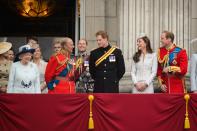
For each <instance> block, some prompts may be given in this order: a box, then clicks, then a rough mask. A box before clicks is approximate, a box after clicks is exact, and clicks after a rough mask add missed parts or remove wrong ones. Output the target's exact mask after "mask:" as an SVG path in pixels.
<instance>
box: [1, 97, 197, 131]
mask: <svg viewBox="0 0 197 131" xmlns="http://www.w3.org/2000/svg"><path fill="white" fill-rule="evenodd" d="M93 95H94V96H95V99H94V101H93V120H94V127H95V129H94V130H95V131H131V130H133V131H166V130H168V131H184V119H185V100H184V95H183V94H171V95H169V94H144V95H134V94H93ZM88 119H89V100H88V94H70V95H60V94H56V95H50V94H46V95H20V94H16V95H14V94H4V95H0V131H26V130H28V131H87V130H88ZM189 120H190V125H191V128H190V129H189V130H188V131H197V95H196V94H191V99H190V101H189Z"/></svg>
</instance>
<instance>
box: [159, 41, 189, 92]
mask: <svg viewBox="0 0 197 131" xmlns="http://www.w3.org/2000/svg"><path fill="white" fill-rule="evenodd" d="M187 66H188V58H187V54H186V50H184V49H181V48H180V47H177V46H176V45H175V44H174V45H173V46H172V47H171V48H170V49H168V50H167V49H166V48H165V47H162V48H160V49H159V51H158V70H157V76H158V80H159V83H160V84H165V85H166V86H167V93H184V90H185V84H184V76H185V74H186V73H187ZM165 67H168V69H169V73H163V72H162V71H163V69H164V68H165Z"/></svg>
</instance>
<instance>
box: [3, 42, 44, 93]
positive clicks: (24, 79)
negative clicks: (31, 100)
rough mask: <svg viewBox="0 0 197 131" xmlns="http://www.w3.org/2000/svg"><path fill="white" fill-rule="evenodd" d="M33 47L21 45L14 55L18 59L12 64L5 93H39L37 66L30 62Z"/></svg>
mask: <svg viewBox="0 0 197 131" xmlns="http://www.w3.org/2000/svg"><path fill="white" fill-rule="evenodd" d="M34 51H35V49H32V48H31V47H30V45H23V46H21V47H20V48H19V53H18V54H17V55H16V57H17V58H18V61H16V62H15V63H13V64H12V67H11V70H10V75H9V82H8V88H7V93H31V94H32V93H41V90H40V78H39V71H38V68H37V66H36V65H35V64H34V63H33V62H31V59H32V55H33V53H34Z"/></svg>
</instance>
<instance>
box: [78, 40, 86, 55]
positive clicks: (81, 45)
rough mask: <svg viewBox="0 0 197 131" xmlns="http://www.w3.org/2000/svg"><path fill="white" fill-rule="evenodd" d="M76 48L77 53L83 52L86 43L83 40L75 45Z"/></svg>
mask: <svg viewBox="0 0 197 131" xmlns="http://www.w3.org/2000/svg"><path fill="white" fill-rule="evenodd" d="M77 48H78V50H79V52H85V51H86V49H87V43H86V41H85V40H83V39H82V40H79V42H78V44H77Z"/></svg>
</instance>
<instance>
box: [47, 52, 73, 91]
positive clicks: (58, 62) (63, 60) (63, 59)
mask: <svg viewBox="0 0 197 131" xmlns="http://www.w3.org/2000/svg"><path fill="white" fill-rule="evenodd" d="M69 60H70V55H68V56H66V55H64V54H62V53H59V54H56V55H53V56H52V57H51V58H50V59H49V62H48V64H47V67H46V72H45V81H46V83H47V85H48V84H49V83H50V82H51V81H53V80H55V81H58V82H57V83H54V84H52V86H53V87H50V88H49V86H48V88H49V91H48V93H49V94H58V93H61V94H69V93H75V81H74V79H73V78H74V73H73V72H74V68H72V69H68V70H69V71H68V73H67V75H66V76H64V77H62V76H61V79H57V77H59V74H60V73H61V72H62V71H63V70H64V69H65V68H68V66H67V64H68V62H69ZM62 78H65V80H64V79H62Z"/></svg>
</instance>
